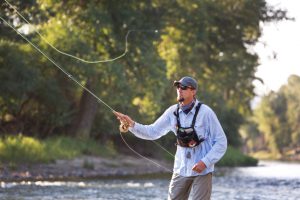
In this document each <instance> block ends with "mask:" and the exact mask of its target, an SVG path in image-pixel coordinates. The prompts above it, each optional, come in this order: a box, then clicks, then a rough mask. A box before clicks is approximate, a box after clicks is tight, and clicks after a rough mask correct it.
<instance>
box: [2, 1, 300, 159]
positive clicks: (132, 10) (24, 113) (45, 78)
mask: <svg viewBox="0 0 300 200" xmlns="http://www.w3.org/2000/svg"><path fill="white" fill-rule="evenodd" d="M9 2H10V3H12V4H13V5H14V6H15V7H16V8H17V10H18V11H19V12H20V13H21V14H22V15H24V16H25V17H26V18H27V19H28V20H29V21H30V23H31V25H29V24H28V23H27V22H26V21H24V19H22V18H21V17H20V16H19V15H17V13H16V12H15V10H14V9H12V8H11V7H10V6H9V5H8V4H7V3H6V2H3V1H2V2H1V17H3V18H5V20H7V21H8V22H9V23H11V24H13V25H14V26H15V27H16V28H18V30H20V31H22V32H23V33H24V34H25V35H26V37H28V39H29V40H30V41H32V42H33V43H35V44H36V45H37V46H38V47H39V48H41V50H42V51H44V52H45V53H46V54H47V55H49V56H50V57H51V58H52V59H53V60H55V62H57V63H58V64H59V65H60V66H62V67H63V68H64V69H65V70H67V71H68V72H69V73H70V74H72V75H73V76H74V77H76V78H77V79H78V80H79V81H80V83H81V84H83V85H84V86H85V87H86V88H88V89H89V90H91V91H93V92H94V93H95V94H96V95H97V96H99V97H100V98H101V99H103V100H104V101H105V102H107V103H109V105H110V106H111V107H112V108H114V109H115V110H118V111H121V112H124V113H128V114H129V115H130V116H132V118H133V119H135V120H137V121H139V122H141V123H151V122H153V120H154V119H156V118H157V117H158V116H159V115H160V114H161V113H162V112H163V111H164V110H165V109H166V108H167V107H168V106H170V105H171V104H174V103H176V102H175V98H176V96H175V95H176V94H175V91H174V89H173V87H172V82H173V81H174V80H176V79H179V78H180V77H182V76H185V75H190V76H193V77H195V78H196V79H197V80H198V84H199V91H198V98H199V99H200V100H201V101H203V102H204V103H206V104H208V105H210V106H211V107H212V108H213V109H214V110H215V112H216V113H217V115H218V117H219V119H220V121H221V123H222V125H223V127H224V130H225V132H226V134H227V137H228V140H229V144H230V145H231V146H233V147H236V148H239V147H240V146H241V143H242V140H241V139H242V138H241V135H240V134H239V130H240V127H241V125H242V124H243V123H245V122H249V121H250V120H249V116H251V114H252V113H251V108H250V101H251V99H252V98H253V97H254V95H255V94H254V92H253V89H254V86H253V84H252V83H253V80H255V79H257V78H256V77H255V75H254V74H255V71H256V68H257V66H258V56H257V55H256V53H255V52H253V51H252V50H251V48H252V47H253V45H255V44H256V42H257V41H258V39H259V37H260V35H261V27H260V23H269V22H276V21H280V20H284V19H287V17H286V12H285V11H283V10H278V9H275V8H272V7H270V6H268V5H267V4H266V2H265V0H253V1H248V0H238V1H237V0H222V1H214V0H193V1H192V0H177V1H173V0H164V1H157V0H154V1H115V0H101V1H98V0H93V1H80V0H64V1H56V0H31V1H20V0H14V1H12V0H11V1H9ZM0 27H1V29H0V35H1V38H0V108H1V109H0V134H1V135H2V136H3V140H2V143H5V142H6V143H7V142H9V141H11V140H19V137H23V136H18V135H19V134H22V135H24V136H26V137H30V138H35V139H37V140H39V139H49V138H50V139H51V138H52V137H54V136H55V137H57V136H63V138H64V137H68V138H77V139H83V140H84V141H87V140H89V139H91V140H96V141H98V142H99V144H102V145H105V144H107V143H112V144H113V146H114V147H115V148H116V149H121V150H124V149H122V142H121V140H120V138H119V135H118V122H117V120H116V119H115V117H114V116H113V115H112V113H111V112H110V110H108V109H107V108H106V107H105V106H104V105H103V104H99V103H98V102H97V101H96V100H95V99H94V97H92V96H91V95H89V94H88V93H87V92H86V91H83V90H82V89H81V88H80V87H78V86H77V85H75V84H74V83H73V82H72V81H71V80H70V79H68V78H67V77H66V76H65V75H64V74H63V73H62V72H61V71H59V70H58V69H57V68H56V67H55V66H54V65H53V64H52V63H51V62H49V61H48V60H47V59H46V58H45V57H43V56H42V55H41V54H40V53H39V52H37V51H36V50H35V49H34V48H32V47H31V46H30V45H29V44H28V43H27V42H26V41H25V40H23V39H22V38H21V37H20V36H19V35H18V34H16V32H14V31H13V30H12V29H11V28H10V27H9V26H8V25H7V24H6V23H4V22H3V21H0ZM26 30H28V31H26ZM34 30H38V31H39V32H40V33H41V34H42V35H43V37H44V38H45V39H46V40H48V41H49V42H50V43H51V44H52V45H54V46H55V47H56V48H58V49H59V50H61V51H64V52H68V53H70V54H73V55H76V56H79V57H81V58H83V59H86V60H106V59H109V58H114V57H117V56H119V55H121V54H122V53H123V52H124V50H125V44H124V42H125V41H124V40H125V39H124V38H125V35H126V34H127V32H128V31H129V30H137V31H134V32H131V34H130V35H129V37H128V42H129V43H128V51H127V53H126V55H125V56H124V57H122V58H121V59H118V60H116V61H114V62H106V63H98V64H86V63H83V62H80V61H78V60H75V59H73V58H70V57H67V56H64V55H62V54H59V53H58V52H57V51H55V50H54V49H53V48H51V46H49V45H48V44H47V43H45V41H44V40H42V38H41V37H40V36H39V35H38V34H37V33H36V32H35V31H34ZM142 30H143V31H142ZM154 30H158V33H155V32H154ZM290 94H291V93H290V92H288V91H286V92H285V95H290ZM282 95H283V94H282ZM270 96H272V95H270ZM270 98H271V97H266V99H270ZM272 98H273V99H274V98H275V97H272ZM276 99H277V100H276V102H277V101H279V100H280V101H286V98H283V97H278V98H277V97H276ZM266 101H267V100H264V101H263V102H266ZM267 104H268V106H269V107H270V108H274V106H275V107H276V105H275V104H276V103H275V102H274V105H273V107H272V106H271V104H269V102H267ZM295 106H296V105H294V104H293V106H292V104H291V105H289V106H288V107H286V108H281V107H280V108H279V107H278V109H279V110H278V112H281V111H282V110H280V109H289V110H293V111H295V110H294V107H295ZM264 107H265V106H264ZM265 108H266V109H268V107H265ZM287 111H288V110H286V113H288V112H287ZM275 114H276V113H273V115H274V116H275ZM294 114H295V113H294ZM294 114H293V113H290V115H293V116H292V117H291V118H290V119H287V118H276V119H275V120H277V121H276V122H278V123H279V122H280V123H281V122H284V123H291V121H289V120H293V119H292V118H293V117H295V116H294ZM256 115H258V116H259V115H260V116H261V117H263V114H259V112H257V114H256ZM277 117H278V116H277ZM258 119H259V118H257V120H258ZM270 120H271V121H272V119H270ZM253 123H254V122H253ZM266 123H267V122H266ZM277 125H279V124H276V126H277ZM272 128H275V127H272ZM282 128H283V127H282ZM259 129H260V131H263V132H264V136H266V137H267V135H268V134H270V133H269V132H268V131H266V128H263V127H262V126H259ZM257 130H258V129H257ZM296 130H297V127H295V126H293V127H291V131H292V132H291V134H290V135H291V136H289V137H288V139H284V140H282V142H283V143H284V144H288V143H289V141H290V140H293V141H296V139H297V138H298V140H299V136H298V135H299V134H298V133H296V132H297V131H296ZM276 131H278V133H277V134H275V133H274V134H275V135H276V136H275V135H274V138H273V139H272V140H271V139H270V141H269V138H266V140H268V142H269V144H270V149H272V151H273V147H271V146H272V145H273V144H275V140H276V141H277V140H278V139H279V138H281V137H280V136H279V135H280V133H282V131H289V130H281V129H280V131H279V130H276ZM244 132H246V136H245V135H244V136H245V137H244V138H246V137H248V136H249V137H250V135H251V133H252V132H251V133H248V132H247V131H244ZM255 133H256V132H255ZM12 135H14V136H15V137H14V139H12V138H11V137H10V136H12ZM26 137H25V138H26ZM128 140H129V142H132V145H133V146H134V147H135V148H136V149H138V150H140V151H141V152H142V153H144V154H146V155H151V156H158V155H156V154H158V153H156V152H153V150H152V149H153V144H152V143H148V142H146V141H139V142H136V140H135V139H134V138H128ZM273 140H274V142H273ZM279 140H281V139H279ZM174 141H175V137H174V136H171V135H170V136H167V137H164V138H162V139H161V140H160V142H161V143H162V144H163V145H164V146H165V147H166V148H170V149H172V148H173V149H174V147H173V146H174ZM34 144H35V143H34ZM36 145H37V147H38V148H46V149H48V147H47V145H46V147H44V146H43V145H40V146H39V143H36ZM78 145H79V144H78ZM79 146H80V145H79ZM123 146H124V145H123ZM274 148H277V147H274Z"/></svg>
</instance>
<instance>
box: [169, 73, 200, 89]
mask: <svg viewBox="0 0 300 200" xmlns="http://www.w3.org/2000/svg"><path fill="white" fill-rule="evenodd" d="M173 85H174V86H178V85H183V86H190V87H192V88H194V89H195V90H197V89H198V84H197V81H196V80H195V79H193V78H192V77H189V76H185V77H182V78H181V79H180V80H179V81H174V83H173Z"/></svg>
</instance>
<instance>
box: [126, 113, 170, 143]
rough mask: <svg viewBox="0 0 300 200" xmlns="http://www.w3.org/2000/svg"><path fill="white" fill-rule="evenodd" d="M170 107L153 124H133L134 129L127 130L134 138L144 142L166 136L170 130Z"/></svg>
mask: <svg viewBox="0 0 300 200" xmlns="http://www.w3.org/2000/svg"><path fill="white" fill-rule="evenodd" d="M171 115H172V107H170V108H169V109H167V110H166V111H165V112H164V113H163V114H162V115H161V116H160V117H159V118H158V119H157V120H156V121H155V122H154V123H153V124H151V125H143V124H140V123H137V122H135V125H134V127H132V128H129V131H130V132H132V133H133V134H134V135H135V136H136V137H139V138H142V139H145V140H156V139H158V138H160V137H162V136H164V135H166V134H167V133H168V132H169V131H170V130H171V123H170V116H171Z"/></svg>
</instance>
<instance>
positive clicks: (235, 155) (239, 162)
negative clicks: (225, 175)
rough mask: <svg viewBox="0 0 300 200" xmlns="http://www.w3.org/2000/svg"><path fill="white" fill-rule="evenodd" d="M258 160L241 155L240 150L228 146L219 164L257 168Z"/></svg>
mask: <svg viewBox="0 0 300 200" xmlns="http://www.w3.org/2000/svg"><path fill="white" fill-rule="evenodd" d="M257 163H258V160H257V159H255V158H252V157H250V156H246V155H244V154H242V153H241V151H239V150H238V149H235V148H233V147H232V146H228V148H227V151H226V153H225V155H224V156H223V157H222V159H221V160H220V161H219V162H218V163H217V165H218V166H228V167H234V166H256V165H257Z"/></svg>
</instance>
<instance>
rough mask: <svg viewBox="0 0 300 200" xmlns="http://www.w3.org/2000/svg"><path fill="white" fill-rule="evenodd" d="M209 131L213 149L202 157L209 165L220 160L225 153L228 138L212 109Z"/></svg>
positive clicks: (208, 122) (209, 116)
mask: <svg viewBox="0 0 300 200" xmlns="http://www.w3.org/2000/svg"><path fill="white" fill-rule="evenodd" d="M207 124H208V131H209V135H210V137H209V138H210V141H209V142H210V143H211V145H212V148H211V150H210V151H209V152H208V153H207V154H206V156H205V157H204V158H203V159H202V161H203V162H204V163H205V165H206V166H207V167H210V166H212V165H213V164H215V163H216V162H218V161H219V160H220V159H221V158H222V156H223V155H224V154H225V152H226V149H227V138H226V135H225V133H224V130H223V128H222V126H221V124H220V122H219V120H218V118H217V116H216V114H215V113H214V112H213V111H212V110H211V112H209V113H208V115H207Z"/></svg>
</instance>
